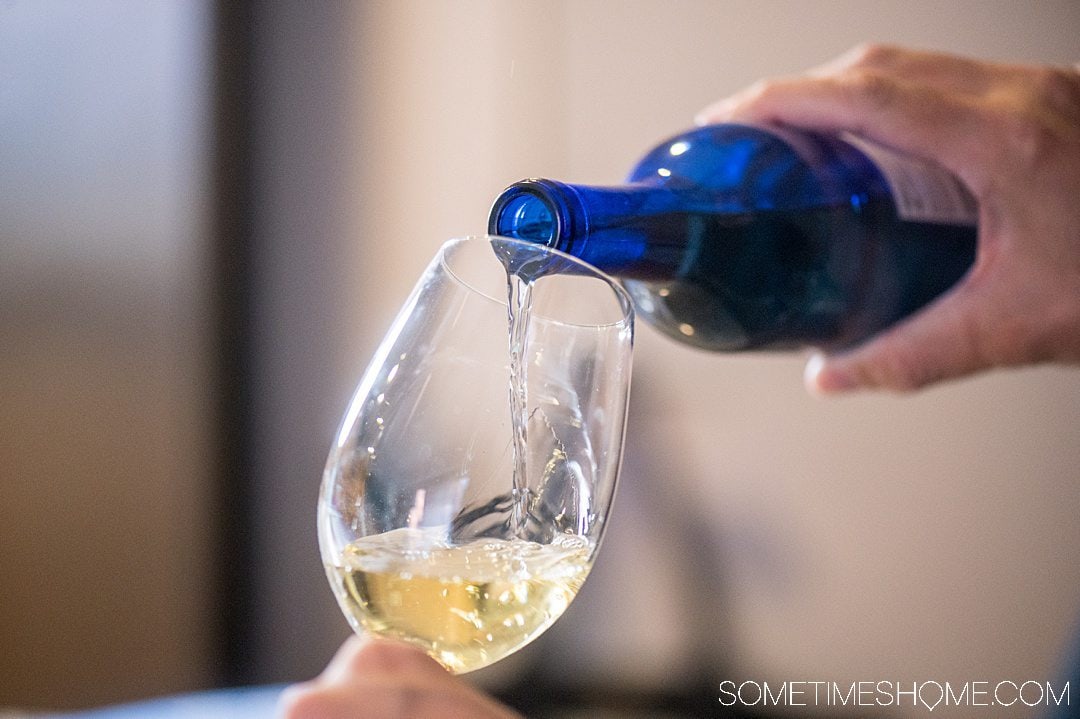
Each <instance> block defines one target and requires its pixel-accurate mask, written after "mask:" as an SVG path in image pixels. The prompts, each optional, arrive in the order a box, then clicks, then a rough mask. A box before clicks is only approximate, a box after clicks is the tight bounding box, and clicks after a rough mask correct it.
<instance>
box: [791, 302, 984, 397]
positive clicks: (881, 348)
mask: <svg viewBox="0 0 1080 719" xmlns="http://www.w3.org/2000/svg"><path fill="white" fill-rule="evenodd" d="M974 294H975V290H974V289H973V287H972V285H971V284H966V283H965V284H961V285H959V286H957V287H956V288H954V289H953V290H951V291H950V292H949V293H948V294H946V295H943V296H942V297H940V298H939V299H938V300H937V301H936V302H934V303H933V304H931V305H930V306H928V307H926V308H924V309H923V310H922V311H920V312H919V313H917V314H915V315H913V316H911V317H909V318H907V319H906V320H904V321H902V322H901V323H900V324H897V325H895V326H893V327H892V328H890V329H888V330H886V331H885V332H884V333H883V334H880V335H878V336H877V337H874V338H871V339H870V340H869V341H868V342H867V343H865V344H863V345H860V346H858V347H855V348H854V349H852V350H848V351H845V352H843V353H840V354H837V355H832V356H825V355H822V354H820V353H818V354H815V355H813V356H811V358H810V360H809V361H808V362H807V364H806V372H805V376H804V380H805V383H806V388H807V389H808V390H809V391H810V392H811V393H813V394H818V395H828V394H836V393H840V392H847V391H852V390H856V389H885V390H891V391H894V392H910V391H913V390H917V389H920V388H922V387H926V386H927V385H931V384H934V383H936V382H941V381H943V380H947V379H952V378H957V377H962V376H964V375H968V374H971V373H973V372H975V371H976V370H979V369H983V368H985V367H987V366H989V365H990V364H991V363H990V362H989V360H988V358H987V357H985V356H984V353H983V352H982V349H981V342H980V339H979V338H980V328H985V327H986V325H985V324H983V323H981V322H980V321H979V315H980V313H981V312H982V307H983V306H984V305H983V304H982V303H980V302H979V301H978V300H977V298H976V297H974V296H973V295H974Z"/></svg>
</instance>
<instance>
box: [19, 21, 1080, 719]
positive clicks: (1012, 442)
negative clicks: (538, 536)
mask: <svg viewBox="0 0 1080 719" xmlns="http://www.w3.org/2000/svg"><path fill="white" fill-rule="evenodd" d="M1078 38H1080V4H1077V3H1076V2H1075V0H1056V1H1055V0H1044V1H1043V2H1040V3H1035V4H1028V3H1015V2H1011V0H1005V1H995V0H956V1H954V2H949V3H939V2H930V1H928V0H927V1H916V0H875V1H872V2H866V1H864V0H849V1H841V0H826V1H822V2H815V3H803V2H796V1H794V0H792V1H790V2H787V1H783V0H773V1H756V0H755V1H750V0H747V1H738V0H725V1H717V2H706V1H705V0H701V1H695V0H674V1H669V2H663V3H660V2H645V1H625V2H623V1H617V0H543V1H539V0H538V1H535V2H534V1H531V0H530V1H523V2H513V3H510V2H498V1H497V0H462V1H458V2H438V1H436V0H427V1H425V0H408V1H405V0H398V1H394V2H389V1H388V2H319V3H300V2H273V1H271V0H242V1H238V2H225V1H224V0H222V1H221V2H213V1H211V0H186V1H184V0H174V1H168V0H160V1H155V2H144V1H143V0H95V1H93V2H75V1H74V0H70V1H66V2H65V1H61V0H33V1H32V2H31V1H29V0H4V1H3V2H0V706H4V705H11V706H23V707H31V708H58V709H62V708H79V707H89V706H95V705H100V704H105V703H110V702H117V701H121V700H129V699H134V698H140V697H147V696H154V695H160V694H166V693H173V692H179V691H186V690H194V689H203V688H209V687H216V686H227V685H236V684H249V683H269V682H280V681H291V680H297V679H303V678H307V677H309V676H311V675H313V674H315V673H316V672H317V671H319V669H320V668H321V667H322V666H324V665H325V663H326V661H327V659H328V658H329V656H330V655H331V653H332V652H333V650H334V649H335V647H336V646H337V645H338V644H339V643H340V641H341V640H342V639H343V638H344V637H345V636H346V634H347V631H348V629H347V626H346V624H345V621H344V619H343V618H342V617H341V615H340V613H339V612H338V610H337V607H336V605H335V603H334V600H333V598H332V596H331V593H330V591H329V588H328V586H327V584H326V580H325V578H324V576H323V571H322V567H321V565H320V561H319V556H318V549H317V543H316V536H315V532H314V518H315V498H316V494H317V491H318V483H319V480H320V474H321V471H322V465H323V462H324V461H325V457H326V452H327V450H328V449H329V445H330V441H331V437H332V435H333V432H334V430H335V428H336V425H337V423H338V421H339V419H340V417H341V414H342V412H343V411H344V409H345V406H346V403H347V400H348V398H349V395H350V393H351V391H352V389H353V385H354V383H355V382H356V381H357V380H358V379H359V376H360V373H361V372H362V370H363V368H364V366H365V365H366V363H367V360H368V358H369V357H370V356H371V354H372V352H373V351H374V349H375V347H376V345H377V343H378V342H379V340H380V339H381V336H382V334H383V332H384V331H385V329H386V328H387V326H388V324H389V322H390V320H391V319H392V317H393V315H394V313H395V312H396V311H397V309H398V307H399V306H400V304H401V302H402V301H403V300H404V298H405V296H406V295H407V293H408V291H409V289H410V288H411V286H412V284H413V282H414V281H415V280H416V278H417V277H418V276H419V273H420V272H421V270H422V269H423V267H424V266H425V264H426V263H427V261H428V260H429V258H430V257H431V256H432V255H433V253H434V252H435V250H436V248H437V247H438V246H439V245H440V244H441V243H442V241H443V240H445V239H447V238H450V237H453V236H459V235H464V234H477V233H481V232H483V230H484V229H485V221H486V213H487V209H488V207H489V205H490V202H491V200H492V199H493V198H494V196H495V194H496V193H497V192H498V191H499V190H501V189H502V188H503V187H504V186H505V185H507V184H509V183H510V182H512V181H514V180H517V179H520V178H522V177H525V176H550V177H556V178H561V179H567V180H570V181H578V182H593V183H612V182H617V181H618V180H620V179H621V177H622V176H623V175H624V174H625V172H626V171H627V170H628V169H629V168H630V166H631V165H632V164H633V162H634V161H635V160H636V158H637V157H638V156H639V155H640V154H641V153H642V152H643V151H644V150H645V149H647V148H649V147H651V146H652V145H653V144H655V143H656V142H658V141H660V140H661V139H663V138H664V137H665V136H668V135H670V134H673V133H674V132H676V131H679V130H681V129H683V128H685V127H687V126H688V125H689V124H690V122H691V118H692V117H693V115H694V113H695V112H696V111H697V110H698V109H699V108H701V107H703V106H704V105H706V104H707V103H709V102H710V101H712V100H714V99H716V98H718V97H720V96H723V95H725V94H728V93H730V92H732V91H735V90H737V89H739V88H741V87H743V86H745V85H747V84H749V83H750V82H752V81H754V80H756V79H758V78H760V77H763V76H770V75H777V74H786V73H794V72H798V71H801V70H803V69H805V68H808V67H810V66H813V65H815V64H818V63H820V62H823V61H824V60H826V59H829V58H831V57H833V56H835V55H837V54H839V53H841V52H843V51H844V50H846V49H848V48H849V47H851V46H852V45H855V44H856V43H859V42H861V41H867V40H873V41H887V42H893V43H902V44H908V45H914V46H917V47H923V48H934V49H941V50H948V51H955V52H958V53H964V54H971V55H977V56H983V57H988V58H995V59H1001V60H1018V61H1031V62H1048V63H1062V64H1064V63H1073V62H1075V61H1077V60H1080V39H1078ZM802 361H803V358H802V357H800V356H796V355H790V356H769V355H762V354H749V355H738V356H718V355H709V354H704V353H700V352H697V351H694V350H690V349H687V348H684V347H680V346H677V345H675V344H674V343H672V342H670V341H668V340H666V339H663V338H661V337H660V336H659V335H657V334H655V333H654V332H653V331H652V330H651V329H650V328H648V327H647V326H644V325H639V328H638V345H637V350H636V358H635V380H634V382H635V384H634V395H635V396H634V398H633V404H632V410H631V418H630V428H629V436H628V440H627V451H626V460H625V468H624V473H623V478H622V484H621V488H620V495H619V499H618V503H617V505H616V512H615V517H614V519H613V522H612V524H611V527H610V531H609V534H608V535H607V539H606V540H605V547H604V550H603V552H602V553H601V557H600V560H599V562H598V563H597V565H596V568H595V570H594V572H593V575H592V578H591V579H590V580H589V582H588V583H587V584H586V587H585V589H584V591H583V592H582V594H581V596H580V597H579V599H578V600H577V601H576V602H575V604H574V606H573V607H571V609H570V611H569V612H568V613H567V614H566V616H565V618H564V619H563V620H561V621H560V622H559V623H558V624H557V625H556V626H555V627H554V628H553V629H552V630H551V631H549V632H548V633H547V634H546V635H545V636H544V637H542V638H541V639H540V640H538V641H537V642H536V643H535V644H534V645H533V646H532V647H530V648H529V649H528V650H526V651H524V652H522V653H521V654H519V655H517V656H515V657H514V658H512V659H510V660H507V661H506V662H504V663H503V664H501V665H498V666H496V667H494V668H492V669H491V670H486V671H485V672H482V673H480V674H479V675H477V676H476V677H475V678H476V681H479V682H481V683H482V684H484V685H485V686H487V687H489V688H491V689H492V690H494V691H500V692H503V693H504V694H507V695H513V694H514V692H515V691H516V690H515V687H520V686H522V685H523V684H529V685H531V686H532V687H533V688H534V689H535V688H536V687H545V688H547V689H546V690H549V691H550V692H551V695H552V696H565V697H569V698H571V699H573V698H574V697H586V696H592V697H595V696H599V695H607V696H612V697H622V698H624V699H627V700H630V701H636V702H639V704H640V705H647V704H648V703H649V702H652V701H654V700H655V701H657V702H661V703H663V702H665V701H666V702H668V703H669V704H670V705H676V704H677V702H680V701H682V702H684V703H685V704H684V705H685V706H690V705H692V704H693V702H695V701H699V702H702V701H703V702H705V706H708V707H714V705H713V704H710V703H709V702H715V698H716V692H717V688H718V686H719V682H720V681H721V680H722V679H730V680H739V679H742V678H751V679H756V680H759V681H763V680H775V681H777V682H779V681H783V680H823V681H837V682H846V683H850V682H851V681H855V680H874V681H876V680H878V679H888V680H898V681H899V680H903V681H914V680H926V679H935V680H939V681H945V680H951V681H957V682H963V681H973V680H991V681H997V680H1001V679H1011V680H1021V681H1022V680H1027V679H1035V680H1039V681H1044V680H1052V679H1054V678H1056V677H1057V671H1058V668H1059V666H1060V662H1061V657H1062V653H1063V652H1064V651H1065V650H1066V646H1067V643H1068V641H1069V638H1070V636H1071V634H1072V633H1073V632H1075V629H1076V624H1077V621H1078V620H1080V563H1078V562H1077V561H1076V557H1077V556H1080V522H1078V521H1077V519H1076V517H1077V513H1078V510H1080V441H1078V439H1080V437H1078V433H1080V429H1078V428H1080V401H1078V400H1080V371H1078V370H1076V369H1067V368H1050V367H1046V368H1034V369H1027V370H1022V371H1008V372H996V373H992V374H990V375H987V376H983V377H980V378H978V379H973V380H968V381H964V382H959V383H954V384H950V385H948V386H945V387H941V388H939V389H934V390H932V391H929V392H925V393H923V394H920V395H918V396H916V397H909V398H896V397H890V396H873V397H860V398H850V399H841V400H836V401H818V400H814V399H812V398H810V397H808V396H806V395H805V394H804V392H803V389H802V385H801V369H802ZM1015 710H1016V707H1013V708H1012V710H1011V711H1010V715H1011V716H1016V715H1017V712H1016V711H1015ZM891 713H892V714H893V715H902V714H903V712H900V711H898V710H893V712H891Z"/></svg>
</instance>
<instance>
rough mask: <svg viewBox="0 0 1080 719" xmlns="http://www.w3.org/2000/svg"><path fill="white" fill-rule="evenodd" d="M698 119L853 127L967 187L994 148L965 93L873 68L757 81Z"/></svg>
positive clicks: (979, 176)
mask: <svg viewBox="0 0 1080 719" xmlns="http://www.w3.org/2000/svg"><path fill="white" fill-rule="evenodd" d="M698 119H699V120H700V121H702V122H705V123H710V122H729V121H743V122H757V123H764V124H783V125H792V126H795V127H801V128H805V129H808V130H818V131H822V132H832V133H837V132H842V131H848V132H852V133H855V134H857V135H861V136H863V137H867V138H869V139H872V140H876V141H878V142H880V143H882V144H884V145H888V146H891V147H893V148H894V149H897V150H900V151H902V152H906V153H908V154H911V155H916V156H919V157H924V158H933V159H934V160H936V161H937V162H939V163H940V164H941V165H943V166H945V167H946V168H948V169H950V170H952V171H953V172H954V173H955V174H957V175H958V176H960V178H961V179H962V180H964V181H965V183H967V184H968V186H969V187H970V188H971V189H972V190H978V189H981V188H984V187H986V186H987V184H988V179H989V178H986V177H984V176H983V173H982V172H981V170H980V168H981V167H984V166H986V165H987V164H988V163H987V162H986V161H983V160H982V158H983V156H984V155H986V154H987V153H992V152H993V151H994V149H993V148H990V147H987V146H986V145H987V143H986V142H985V140H980V138H984V137H985V134H984V133H985V132H987V131H989V129H990V128H988V127H987V122H988V119H987V117H986V114H985V113H980V112H978V108H977V107H976V106H975V105H974V104H973V103H972V102H971V101H970V100H968V99H967V98H964V97H958V96H955V95H950V94H947V93H943V92H940V91H938V90H936V89H935V88H932V87H929V86H926V85H915V84H910V83H907V82H903V81H900V80H897V79H895V78H893V77H891V76H888V75H885V74H881V73H878V72H873V71H866V72H859V73H852V74H845V75H842V76H828V77H803V78H793V79H781V80H771V81H768V82H764V83H759V84H758V85H755V86H753V87H751V88H750V89H748V90H746V91H744V92H742V93H740V94H739V95H736V96H734V97H732V98H729V99H727V100H724V101H721V102H720V103H717V104H715V105H713V106H711V107H710V108H708V109H706V110H705V111H704V112H703V113H702V115H701V116H700V117H699V118H698ZM976 194H978V192H976Z"/></svg>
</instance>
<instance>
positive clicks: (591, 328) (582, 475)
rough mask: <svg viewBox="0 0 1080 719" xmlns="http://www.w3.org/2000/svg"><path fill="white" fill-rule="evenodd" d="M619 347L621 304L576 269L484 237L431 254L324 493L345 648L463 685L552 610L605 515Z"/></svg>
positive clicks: (368, 375)
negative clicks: (422, 660) (405, 655)
mask: <svg viewBox="0 0 1080 719" xmlns="http://www.w3.org/2000/svg"><path fill="white" fill-rule="evenodd" d="M508 289H510V290H511V291H510V293H509V300H510V301H509V302H508ZM508 319H509V320H510V321H509V322H508ZM508 328H509V329H510V330H511V331H508ZM514 329H516V331H513V330H514ZM632 338H633V311H632V310H631V306H630V301H629V298H628V296H627V295H626V293H625V292H624V291H623V290H622V288H621V287H619V286H618V285H617V284H616V283H615V282H614V281H612V280H611V279H610V278H608V277H606V276H604V275H602V274H600V273H598V272H597V271H596V270H595V269H593V268H591V267H590V266H588V265H586V264H584V263H582V262H581V261H579V260H576V259H575V258H572V257H569V256H567V255H563V254H562V253H559V252H557V251H553V250H550V249H547V248H544V247H541V246H537V245H535V244H532V243H527V242H520V241H515V240H508V239H504V238H495V237H490V238H485V237H480V238H470V239H464V240H453V241H451V242H449V243H447V244H446V245H444V246H443V248H442V249H441V250H440V251H439V253H438V255H437V256H436V257H435V259H434V260H433V262H432V263H431V265H430V266H429V267H428V269H427V270H426V272H425V273H424V275H423V276H422V277H421V279H420V281H419V283H418V284H417V286H416V288H415V289H414V290H413V292H412V294H411V295H410V297H409V299H408V301H407V302H406V304H405V306H404V308H403V309H402V310H401V312H400V314H399V315H398V317H397V319H396V320H395V321H394V324H393V326H392V327H391V329H390V331H389V333H388V334H387V336H386V338H385V339H384V340H383V342H382V344H381V345H380V347H379V349H378V351H377V352H376V355H375V357H374V358H373V360H372V362H371V364H370V365H369V367H368V369H367V371H366V372H365V374H364V377H363V379H362V380H361V382H360V385H359V387H358V388H357V391H356V393H355V395H354V397H353V399H352V402H351V403H350V406H349V409H348V411H347V412H346V415H345V418H344V420H343V422H342V426H341V429H340V431H339V433H338V436H337V438H336V441H335V443H334V446H333V448H332V450H331V452H330V457H329V459H328V461H327V467H326V471H325V474H324V478H323V485H322V490H321V493H320V498H319V511H318V529H319V544H320V549H321V552H322V556H323V562H324V564H325V566H326V569H327V575H328V578H329V580H330V583H331V586H332V588H333V589H334V592H335V594H336V596H337V598H338V601H339V604H340V605H341V608H342V610H343V611H344V612H345V615H346V617H347V618H348V619H349V622H350V624H352V626H353V628H354V629H355V630H356V631H357V632H368V633H372V634H375V635H379V636H384V637H388V638H392V639H398V640H402V641H406V642H409V643H412V644H415V645H418V646H420V647H421V648H423V649H424V650H425V651H427V652H428V653H429V654H430V655H431V656H433V657H434V658H435V659H437V660H438V661H440V662H441V663H442V664H443V665H444V666H446V667H447V668H448V669H450V670H452V671H455V672H465V671H470V670H472V669H477V668H479V667H482V666H486V665H487V664H490V663H492V662H494V661H497V660H498V659H500V658H502V657H503V656H506V655H507V654H509V653H511V652H513V651H515V650H517V649H518V648H520V647H522V646H524V645H525V644H527V643H528V642H529V641H531V640H532V639H534V638H535V637H536V636H537V635H539V634H540V633H541V632H543V631H544V630H545V629H546V628H547V627H549V626H550V625H551V624H552V623H553V622H554V621H555V620H556V619H557V618H558V617H559V616H560V615H561V614H562V613H563V611H565V609H566V607H567V606H568V605H569V603H570V601H571V600H572V599H573V597H574V596H575V595H576V594H577V592H578V590H579V589H580V587H581V585H582V583H583V582H584V581H585V577H586V575H587V574H588V571H589V568H590V567H591V566H592V563H593V561H594V560H595V557H596V552H597V549H598V545H599V542H600V539H601V536H602V533H603V529H604V526H605V522H606V520H607V518H608V515H609V511H610V506H611V500H612V496H613V493H614V488H615V480H616V476H617V473H618V468H619V462H620V458H621V452H622V439H623V432H624V426H625V416H626V402H627V396H628V392H629V381H630V360H631V347H632ZM511 406H513V407H514V408H515V409H514V412H513V419H512V413H511ZM515 446H516V447H517V450H516V451H515Z"/></svg>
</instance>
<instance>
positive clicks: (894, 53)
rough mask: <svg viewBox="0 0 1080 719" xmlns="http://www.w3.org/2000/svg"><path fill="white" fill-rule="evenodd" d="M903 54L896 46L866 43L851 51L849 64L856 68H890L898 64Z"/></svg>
mask: <svg viewBox="0 0 1080 719" xmlns="http://www.w3.org/2000/svg"><path fill="white" fill-rule="evenodd" d="M901 52H902V51H901V50H900V48H898V47H896V46H895V45H888V44H885V43H878V42H864V43H861V44H859V45H856V46H855V47H854V48H853V49H852V50H851V53H850V55H849V61H848V64H849V65H850V66H851V67H856V68H880V67H889V66H891V65H893V64H895V63H896V61H897V60H898V59H899V57H900V54H901Z"/></svg>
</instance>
